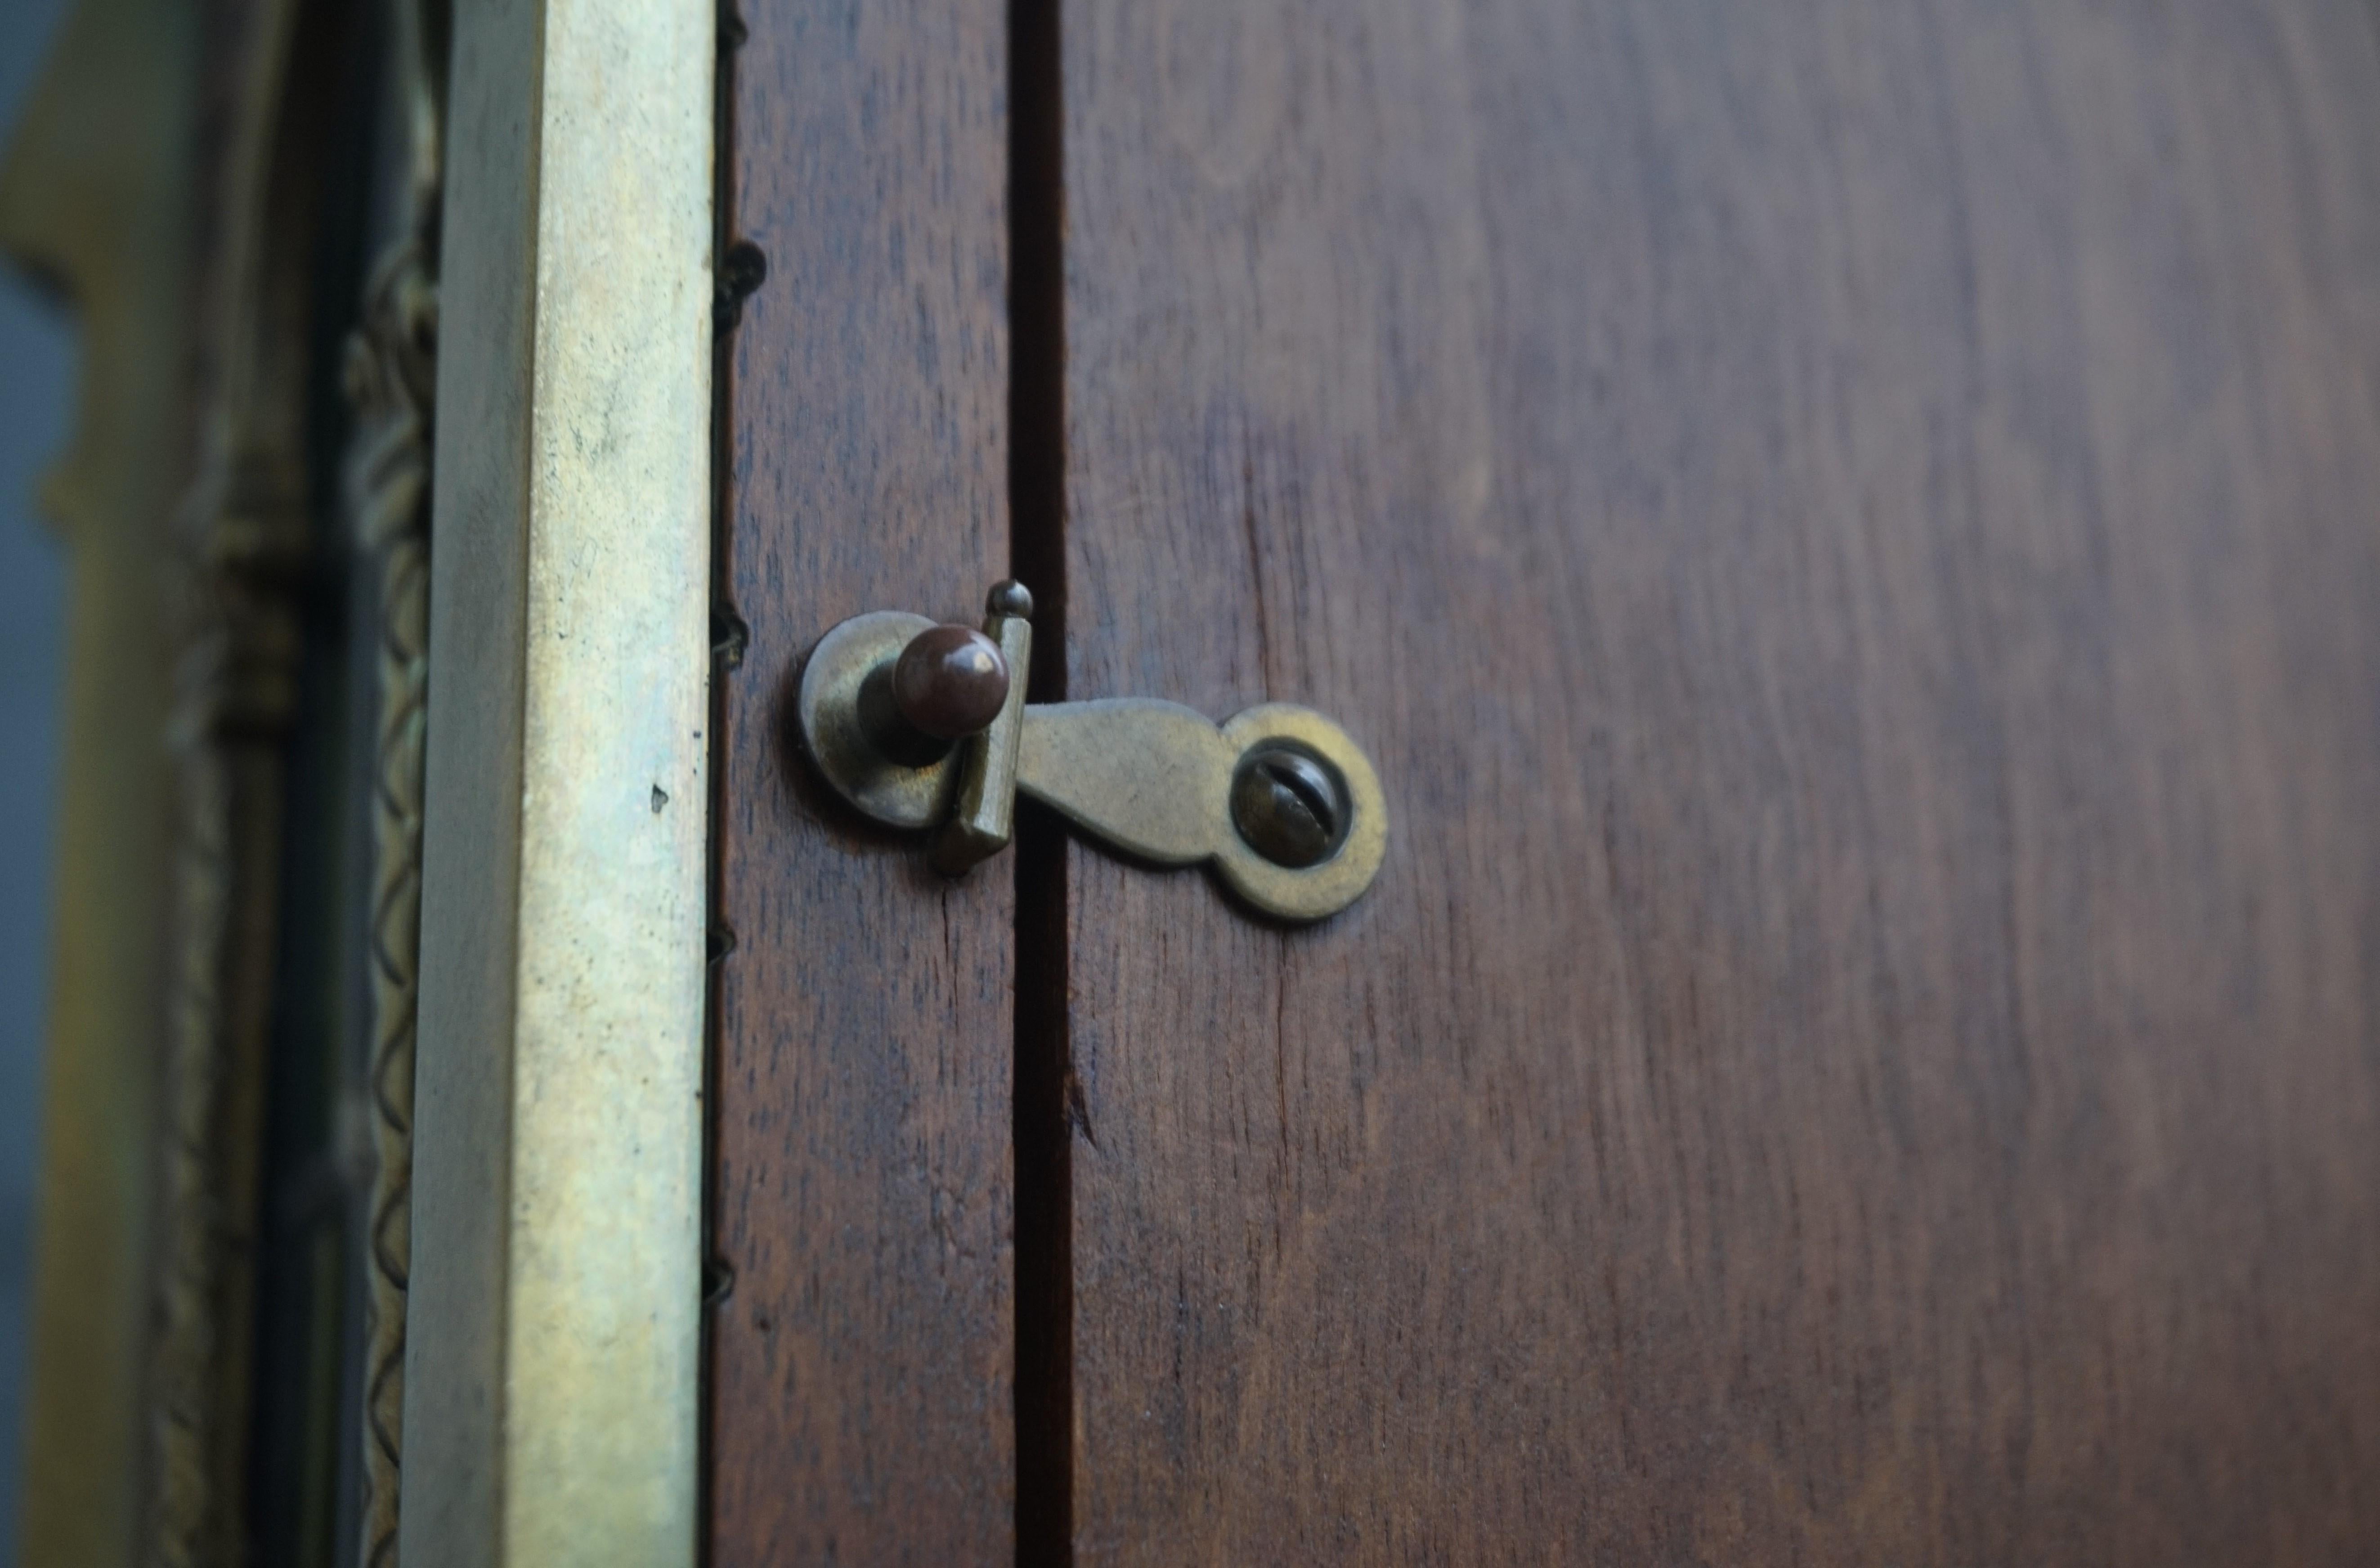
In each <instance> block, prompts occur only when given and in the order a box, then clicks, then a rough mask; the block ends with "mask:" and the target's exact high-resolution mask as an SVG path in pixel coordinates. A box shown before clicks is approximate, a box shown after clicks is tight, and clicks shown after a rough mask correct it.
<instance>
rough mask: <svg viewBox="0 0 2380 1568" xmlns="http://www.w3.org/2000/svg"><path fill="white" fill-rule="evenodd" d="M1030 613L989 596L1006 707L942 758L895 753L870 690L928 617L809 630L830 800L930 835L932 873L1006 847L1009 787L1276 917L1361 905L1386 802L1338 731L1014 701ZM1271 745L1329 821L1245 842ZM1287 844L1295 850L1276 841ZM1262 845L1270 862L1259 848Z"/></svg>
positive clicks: (1028, 641)
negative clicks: (1252, 770) (1204, 876)
mask: <svg viewBox="0 0 2380 1568" xmlns="http://www.w3.org/2000/svg"><path fill="white" fill-rule="evenodd" d="M1004 604H1006V605H1010V606H1013V608H1014V611H1016V612H1019V613H1013V614H1012V613H1008V610H1007V608H1005V607H1004ZM1031 606H1032V599H1031V596H1030V595H1028V594H1026V592H1025V591H1024V590H1022V589H1021V588H1019V587H1017V585H1015V584H1013V583H1003V584H1002V585H1000V586H999V587H998V588H995V589H994V590H992V605H991V612H990V616H989V617H988V619H987V621H986V624H985V631H986V633H987V634H988V635H990V636H991V637H993V638H995V639H997V640H998V641H999V643H1000V645H1001V650H1002V654H1003V655H1004V656H1005V657H1006V659H1007V661H1008V663H1009V667H1010V669H1011V671H1012V672H1013V677H1014V678H1013V679H1012V680H1011V681H1010V684H1009V688H1008V700H1007V702H1006V703H1005V704H1004V705H1003V706H1002V709H1001V711H1000V714H999V716H998V717H997V718H996V719H994V720H993V721H992V723H991V725H990V728H988V729H986V730H985V731H984V732H983V733H982V734H980V735H973V736H970V737H968V738H967V739H966V740H965V741H963V742H961V743H960V744H959V746H958V747H957V748H956V749H954V750H951V751H946V752H930V753H920V754H918V755H904V754H903V752H902V748H903V747H904V746H905V745H909V744H911V743H912V742H914V741H922V740H923V739H924V737H922V736H917V735H914V733H913V732H912V731H910V730H909V728H908V727H907V726H905V725H902V724H900V723H897V716H894V715H892V714H891V713H890V712H889V708H888V703H887V699H886V698H885V697H884V695H883V692H882V689H881V688H882V687H883V686H884V685H885V682H886V678H887V676H888V675H890V673H891V671H892V667H893V664H894V662H895V661H897V660H898V659H899V658H900V656H901V651H902V650H903V649H904V648H905V647H907V646H908V645H909V642H910V639H912V638H916V637H917V636H919V635H920V634H922V633H924V632H927V631H929V630H931V629H932V628H933V625H934V623H932V622H931V621H929V620H927V619H926V618H925V617H924V616H922V615H913V614H908V613H907V612H905V611H900V610H878V611H872V612H870V613H868V614H864V615H855V616H853V617H852V618H851V619H849V620H847V621H844V622H843V623H842V624H841V625H839V626H835V627H834V628H833V629H832V630H831V631H829V632H828V633H827V634H826V636H824V637H822V638H820V639H819V643H818V646H817V648H815V649H814V650H811V653H810V657H809V662H808V663H807V665H806V666H805V667H804V669H803V671H802V684H801V690H800V694H799V696H798V697H797V699H796V700H795V718H796V722H797V724H798V727H799V729H800V731H801V735H802V740H803V744H804V746H805V747H806V748H807V750H808V752H809V754H810V759H811V760H812V761H813V762H814V763H815V764H816V765H817V767H818V770H819V772H820V775H821V776H822V777H823V778H824V779H825V780H826V782H827V783H828V784H829V785H831V786H832V788H833V790H834V791H835V793H836V794H838V795H840V796H843V798H844V800H846V801H848V802H850V803H851V804H852V805H853V806H855V807H856V808H858V809H859V810H860V811H861V812H863V813H864V814H866V815H867V816H868V817H870V818H872V819H874V820H877V821H879V822H882V823H883V824H885V825H886V826H887V827H893V828H904V829H909V830H913V831H915V830H922V829H928V828H931V829H934V830H935V834H934V840H933V845H932V848H931V851H930V855H931V859H932V862H933V866H934V869H936V870H938V871H941V873H943V874H944V875H945V876H957V875H960V874H961V873H963V872H965V870H966V869H968V868H970V867H972V866H974V865H976V864H977V863H978V862H979V861H982V860H984V859H986V858H988V857H990V856H993V855H996V854H998V853H999V852H1000V851H1001V850H1002V849H1003V848H1005V847H1007V845H1008V840H1009V836H1010V831H1011V820H1012V817H1013V813H1014V806H1015V798H1016V793H1017V792H1018V791H1019V790H1022V791H1023V792H1024V793H1025V794H1026V795H1029V796H1033V797H1034V798H1035V799H1037V800H1039V801H1041V802H1043V803H1044V804H1046V805H1049V806H1051V807H1054V808H1056V809H1057V810H1058V811H1059V812H1060V813H1062V815H1064V816H1065V817H1066V818H1067V819H1068V820H1071V821H1073V822H1074V823H1075V825H1077V826H1078V827H1081V828H1084V829H1086V830H1087V831H1088V832H1089V833H1092V834H1093V835H1094V836H1096V837H1098V838H1099V839H1100V840H1102V841H1104V842H1105V843H1107V844H1109V845H1112V846H1114V847H1115V848H1117V849H1119V850H1122V851H1123V853H1124V854H1126V855H1128V856H1131V857H1134V858H1135V859H1139V860H1146V861H1148V862H1150V863H1152V864H1155V865H1160V866H1189V865H1195V864H1196V863H1197V862H1199V861H1202V860H1211V861H1213V862H1214V863H1215V869H1216V871H1217V873H1218V874H1219V875H1220V876H1221V877H1222V879H1223V881H1224V883H1225V885H1227V886H1229V887H1230V888H1231V889H1232V890H1233V892H1234V893H1238V894H1239V895H1240V896H1241V897H1242V898H1244V899H1245V900H1246V901H1247V902H1248V903H1249V904H1251V905H1253V906H1255V907H1256V908H1257V909H1259V910H1261V911H1262V912H1264V913H1265V914H1268V915H1273V916H1278V917H1279V918H1281V919H1284V920H1318V919H1320V918H1323V917H1324V916H1326V915H1335V914H1337V913H1338V912H1339V911H1340V910H1342V909H1344V908H1345V907H1347V906H1348V905H1350V904H1353V903H1354V902H1355V900H1356V899H1358V898H1360V897H1362V896H1363V895H1364V891H1365V890H1366V888H1368V887H1370V886H1371V885H1372V879H1373V878H1374V877H1375V876H1378V874H1379V869H1380V861H1381V859H1382V857H1385V856H1386V855H1387V853H1388V844H1389V812H1388V802H1387V796H1385V794H1384V793H1383V792H1382V790H1381V788H1380V779H1379V775H1378V773H1377V772H1374V771H1373V768H1372V763H1371V760H1370V759H1369V758H1367V757H1366V756H1365V755H1364V748H1362V747H1360V746H1357V745H1356V744H1355V742H1354V737H1352V736H1350V735H1348V734H1347V732H1346V731H1345V730H1342V729H1341V728H1340V727H1339V726H1338V725H1337V724H1335V723H1332V722H1331V721H1330V720H1329V719H1327V718H1325V717H1324V716H1323V715H1321V714H1319V713H1318V712H1316V711H1313V710H1312V709H1310V708H1300V707H1297V706H1295V705H1293V704H1291V703H1286V702H1276V703H1268V704H1266V705H1265V706H1263V707H1259V708H1251V709H1249V710H1247V711H1245V712H1244V713H1241V714H1239V715H1238V716H1237V717H1235V718H1233V720H1231V722H1230V723H1225V724H1223V725H1221V726H1220V727H1219V726H1217V725H1216V724H1215V723H1213V722H1212V721H1210V720H1209V719H1208V718H1207V716H1206V715H1205V714H1203V713H1200V712H1199V711H1196V709H1192V708H1184V707H1183V706H1182V705H1181V704H1180V703H1178V702H1160V701H1157V700H1155V699H1148V698H1138V697H1118V698H1107V699H1100V700H1098V701H1091V702H1060V703H1034V704H1027V703H1026V700H1025V690H1026V676H1027V675H1028V674H1029V672H1030V669H1031V663H1032V655H1033V627H1032V625H1031V623H1030V621H1029V620H1028V619H1027V618H1026V616H1027V615H1028V614H1030V611H1031ZM1276 748H1286V749H1288V750H1289V751H1290V752H1291V753H1292V754H1293V757H1294V758H1295V759H1296V760H1298V763H1299V765H1298V766H1296V767H1294V768H1293V769H1291V770H1290V772H1291V773H1292V774H1293V776H1294V778H1295V780H1296V781H1298V782H1300V783H1305V782H1307V781H1311V782H1312V783H1314V784H1318V785H1320V786H1322V787H1320V788H1319V789H1318V790H1317V791H1316V792H1315V793H1316V795H1317V799H1316V801H1315V802H1314V804H1315V805H1318V806H1320V807H1321V808H1322V815H1323V816H1324V817H1325V818H1327V819H1328V820H1323V821H1319V822H1305V823H1300V824H1291V823H1286V822H1284V823H1282V824H1280V826H1281V827H1283V828H1287V827H1292V826H1296V827H1302V828H1303V829H1304V831H1303V832H1302V833H1295V834H1288V835H1284V834H1282V833H1262V832H1259V833H1256V834H1255V836H1254V840H1253V842H1252V840H1251V837H1250V836H1248V835H1246V834H1245V833H1243V831H1242V828H1241V826H1240V825H1239V824H1238V823H1237V821H1236V820H1235V819H1234V815H1233V782H1234V778H1235V776H1236V775H1237V773H1238V772H1239V771H1240V769H1241V767H1242V766H1243V764H1244V763H1246V762H1248V761H1250V760H1252V759H1256V758H1258V757H1260V756H1261V755H1262V754H1263V753H1264V752H1266V751H1268V750H1271V749H1276ZM953 796H955V802H954V801H953ZM1326 797H1327V798H1326ZM1284 805H1285V808H1289V809H1293V810H1297V811H1304V810H1305V809H1306V807H1305V804H1304V803H1301V802H1298V801H1294V800H1293V801H1290V802H1286V803H1284ZM1293 841H1294V843H1295V848H1294V850H1292V849H1290V848H1287V847H1284V846H1285V845H1290V844H1291V843H1292V842H1293ZM1267 847H1270V848H1272V849H1273V851H1274V854H1273V855H1271V856H1268V855H1267V854H1265V853H1262V850H1263V849H1265V848H1267Z"/></svg>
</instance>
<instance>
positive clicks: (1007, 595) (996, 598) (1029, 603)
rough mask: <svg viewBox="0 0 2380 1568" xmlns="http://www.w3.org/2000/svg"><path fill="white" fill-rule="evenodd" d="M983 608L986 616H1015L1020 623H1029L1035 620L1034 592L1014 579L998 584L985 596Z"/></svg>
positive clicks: (993, 585) (992, 586)
mask: <svg viewBox="0 0 2380 1568" xmlns="http://www.w3.org/2000/svg"><path fill="white" fill-rule="evenodd" d="M983 608H984V613H985V614H990V615H1014V616H1015V617H1016V618H1017V619H1018V620H1020V621H1029V620H1031V619H1032V618H1033V594H1032V590H1029V589H1027V588H1026V586H1025V585H1024V584H1023V583H1021V582H1018V581H1017V580H1016V579H1015V578H1014V577H1010V578H1008V579H1007V580H1006V581H1004V582H996V583H994V584H992V585H991V591H990V593H987V594H985V595H984V598H983Z"/></svg>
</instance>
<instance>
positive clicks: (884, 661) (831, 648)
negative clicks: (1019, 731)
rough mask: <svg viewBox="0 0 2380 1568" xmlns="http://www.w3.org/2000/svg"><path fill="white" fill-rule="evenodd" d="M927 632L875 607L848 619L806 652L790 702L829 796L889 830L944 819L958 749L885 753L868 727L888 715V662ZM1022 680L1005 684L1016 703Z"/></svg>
mask: <svg viewBox="0 0 2380 1568" xmlns="http://www.w3.org/2000/svg"><path fill="white" fill-rule="evenodd" d="M933 628H934V623H933V622H931V621H929V620H928V619H926V617H925V616H923V615H912V614H909V613H908V612H907V611H905V610H878V611H874V612H871V613H870V614H865V615H854V616H853V617H852V618H851V619H850V620H847V621H844V623H842V624H841V625H840V626H836V627H835V628H834V629H833V630H832V631H830V632H828V633H827V634H826V636H824V637H822V638H819V643H818V646H817V647H816V648H814V649H812V650H810V657H809V662H808V663H807V664H805V665H803V666H802V686H801V691H800V693H799V694H798V695H797V696H796V697H795V699H794V700H795V711H796V712H797V713H798V715H799V722H800V725H801V732H802V739H803V743H804V744H805V745H806V746H807V748H809V754H810V760H811V761H813V762H815V763H816V764H817V765H818V770H819V772H820V773H822V774H824V775H825V777H826V781H827V783H828V784H832V785H833V786H834V791H835V793H836V794H838V795H840V796H843V797H844V799H845V800H847V801H849V802H851V804H852V805H854V806H856V807H857V808H859V809H860V810H861V811H862V812H864V813H866V814H867V815H868V817H870V818H873V819H874V820H877V821H880V822H882V823H883V824H884V825H885V826H887V827H892V828H912V829H915V828H929V827H931V826H933V825H934V824H935V823H936V822H939V821H941V820H942V819H943V818H944V817H946V816H948V815H949V814H950V809H951V796H952V792H953V790H955V789H956V788H957V787H958V782H959V763H960V759H961V757H962V756H963V754H964V753H963V751H962V750H961V749H960V748H938V749H937V751H936V752H934V753H932V754H929V755H927V756H920V757H913V758H909V759H906V760H905V759H902V758H898V757H894V756H891V755H889V754H888V753H887V752H886V750H885V748H884V747H883V746H882V745H881V744H880V741H879V738H878V736H877V735H874V734H871V733H870V725H871V721H872V723H873V725H874V726H875V727H876V728H877V729H878V730H881V729H882V728H883V727H885V725H886V724H887V723H888V722H889V721H890V720H891V719H892V717H893V715H892V712H891V710H890V694H889V693H888V692H887V691H886V690H885V689H884V687H885V684H886V682H887V681H888V680H889V678H890V676H891V674H892V665H893V662H894V661H895V660H897V659H899V658H900V656H901V650H903V649H904V648H906V647H907V646H908V645H909V639H910V638H914V637H917V635H918V634H920V633H922V632H929V631H931V630H932V629H933ZM1024 689H1025V683H1024V682H1023V681H1012V682H1011V683H1010V686H1009V693H1008V699H1009V701H1010V702H1012V703H1015V702H1021V701H1022V700H1023V695H1022V694H1023V692H1024Z"/></svg>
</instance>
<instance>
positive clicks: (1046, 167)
mask: <svg viewBox="0 0 2380 1568" xmlns="http://www.w3.org/2000/svg"><path fill="white" fill-rule="evenodd" d="M1058 5H1059V0H1010V5H1009V12H1008V21H1009V30H1008V39H1009V45H1008V46H1009V67H1008V68H1009V83H1008V85H1009V91H1008V137H1009V141H1008V152H1009V187H1008V222H1009V375H1010V381H1009V409H1008V411H1009V421H1008V431H1009V448H1008V453H1009V456H1008V465H1009V467H1008V483H1009V497H1008V498H1009V517H1010V523H1009V530H1010V531H1009V552H1010V554H1009V569H1010V573H1011V575H1013V576H1014V577H1016V578H1017V580H1018V581H1020V582H1022V583H1024V584H1025V585H1026V587H1027V588H1029V589H1031V590H1033V597H1034V616H1033V621H1034V637H1033V641H1034V653H1035V657H1034V660H1033V672H1032V681H1031V695H1032V697H1033V699H1034V700H1036V701H1039V702H1054V701H1062V700H1063V699H1064V698H1065V695H1066V577H1065V566H1066V548H1065V534H1064V527H1065V512H1066V506H1065V478H1066V407H1065V381H1066V353H1065V348H1066V345H1065V272H1064V257H1063V252H1062V245H1063V231H1064V216H1065V183H1064V182H1065V171H1064V163H1063V158H1062V152H1063V146H1062V127H1063V122H1064V115H1065V104H1064V101H1063V99H1062V96H1061V88H1062V83H1061V79H1060V68H1059V62H1060V55H1059V14H1058ZM1015 855H1016V910H1017V919H1016V1017H1015V1039H1016V1047H1015V1049H1016V1061H1015V1088H1014V1096H1015V1100H1014V1118H1015V1120H1014V1132H1013V1143H1012V1148H1013V1149H1014V1157H1015V1162H1016V1167H1015V1168H1016V1253H1015V1257H1016V1559H1017V1562H1019V1563H1020V1564H1022V1565H1024V1568H1051V1565H1063V1564H1069V1563H1071V1562H1073V1561H1074V1483H1075V1474H1074V1465H1075V1453H1074V1448H1075V1444H1074V1428H1075V1420H1074V1406H1075V1387H1074V1349H1075V1346H1074V1339H1075V1335H1074V1321H1075V1319H1074V1314H1075V1300H1074V1256H1073V1252H1074V1170H1073V1160H1072V1150H1071V1148H1070V1145H1069V1142H1068V1138H1069V1129H1068V1125H1067V1118H1066V1110H1065V1097H1066V1074H1067V1062H1068V1056H1069V1040H1068V1035H1067V1010H1066V968H1067V953H1066V937H1067V920H1066V840H1065V835H1064V833H1063V832H1062V830H1061V829H1060V828H1059V826H1058V824H1057V822H1056V821H1055V820H1054V819H1052V818H1051V817H1050V816H1049V815H1048V814H1047V813H1046V812H1043V811H1041V810H1040V809H1038V808H1036V807H1034V806H1032V804H1031V803H1030V802H1019V810H1018V820H1017V824H1016V848H1015Z"/></svg>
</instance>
